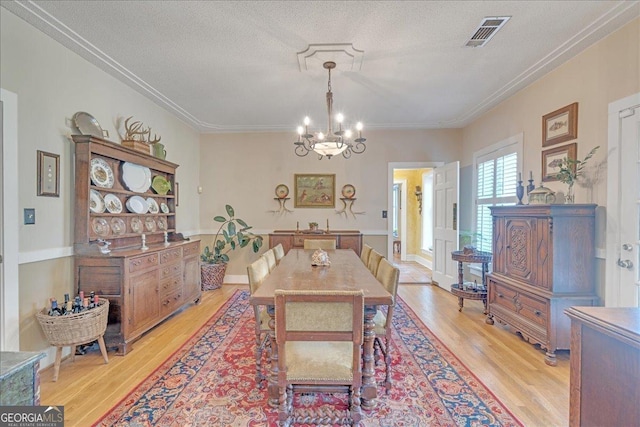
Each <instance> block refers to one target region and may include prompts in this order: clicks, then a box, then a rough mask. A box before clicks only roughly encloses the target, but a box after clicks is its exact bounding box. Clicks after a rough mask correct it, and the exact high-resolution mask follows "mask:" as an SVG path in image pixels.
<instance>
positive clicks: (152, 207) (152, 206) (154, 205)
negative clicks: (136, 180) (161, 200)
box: [147, 197, 160, 214]
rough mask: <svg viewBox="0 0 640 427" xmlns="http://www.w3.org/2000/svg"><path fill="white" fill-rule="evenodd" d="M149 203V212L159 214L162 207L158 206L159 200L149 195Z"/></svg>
mask: <svg viewBox="0 0 640 427" xmlns="http://www.w3.org/2000/svg"><path fill="white" fill-rule="evenodd" d="M147 204H148V205H149V213H152V214H157V213H158V212H160V208H159V207H158V202H156V199H154V198H153V197H147Z"/></svg>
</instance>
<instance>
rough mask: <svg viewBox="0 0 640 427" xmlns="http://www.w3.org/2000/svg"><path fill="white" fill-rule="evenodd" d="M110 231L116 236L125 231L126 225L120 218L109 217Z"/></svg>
mask: <svg viewBox="0 0 640 427" xmlns="http://www.w3.org/2000/svg"><path fill="white" fill-rule="evenodd" d="M111 231H113V234H114V235H116V236H121V235H123V234H124V233H125V232H126V231H127V225H126V224H125V223H124V221H123V220H122V218H111Z"/></svg>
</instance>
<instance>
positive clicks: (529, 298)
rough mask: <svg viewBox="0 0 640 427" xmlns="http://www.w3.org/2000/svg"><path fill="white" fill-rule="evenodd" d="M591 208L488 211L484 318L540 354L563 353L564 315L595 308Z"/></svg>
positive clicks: (552, 360)
mask: <svg viewBox="0 0 640 427" xmlns="http://www.w3.org/2000/svg"><path fill="white" fill-rule="evenodd" d="M595 208H596V205H592V204H588V205H587V204H575V205H574V204H567V205H525V206H522V205H520V206H517V205H516V206H494V207H491V208H490V209H491V214H492V215H493V272H492V273H491V274H489V275H488V277H487V286H488V317H487V323H488V324H493V321H494V319H495V320H497V321H498V322H500V323H503V324H506V325H509V326H510V327H511V328H512V329H513V330H515V331H517V332H519V333H520V334H522V336H523V337H524V338H525V339H526V340H527V341H529V342H531V343H532V344H539V345H540V347H541V348H542V349H545V350H546V356H545V363H547V364H548V365H551V366H555V365H556V364H557V361H556V355H555V352H556V350H568V349H569V344H570V329H571V322H570V321H569V318H568V317H567V316H566V315H565V314H564V310H565V309H567V308H569V307H571V306H593V305H598V301H599V300H598V297H597V295H596V294H595V285H596V277H595Z"/></svg>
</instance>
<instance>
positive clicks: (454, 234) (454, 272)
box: [433, 162, 460, 289]
mask: <svg viewBox="0 0 640 427" xmlns="http://www.w3.org/2000/svg"><path fill="white" fill-rule="evenodd" d="M459 175H460V163H459V162H453V163H449V164H446V165H444V166H441V167H438V168H435V169H434V170H433V212H434V217H433V281H434V282H437V283H438V285H439V286H440V287H444V288H446V289H448V288H449V286H450V285H451V284H453V283H457V281H458V279H457V277H458V266H457V263H456V262H455V261H453V260H452V259H451V252H453V251H456V250H458V219H459V218H458V217H459V216H458V206H459V203H458V193H459V191H458V178H459Z"/></svg>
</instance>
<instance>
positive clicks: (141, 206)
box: [126, 196, 149, 214]
mask: <svg viewBox="0 0 640 427" xmlns="http://www.w3.org/2000/svg"><path fill="white" fill-rule="evenodd" d="M126 204H127V209H128V210H129V212H133V213H137V214H145V213H147V211H148V210H149V205H148V204H147V201H146V200H145V199H144V198H142V197H140V196H131V197H129V198H128V199H127V203H126Z"/></svg>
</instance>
